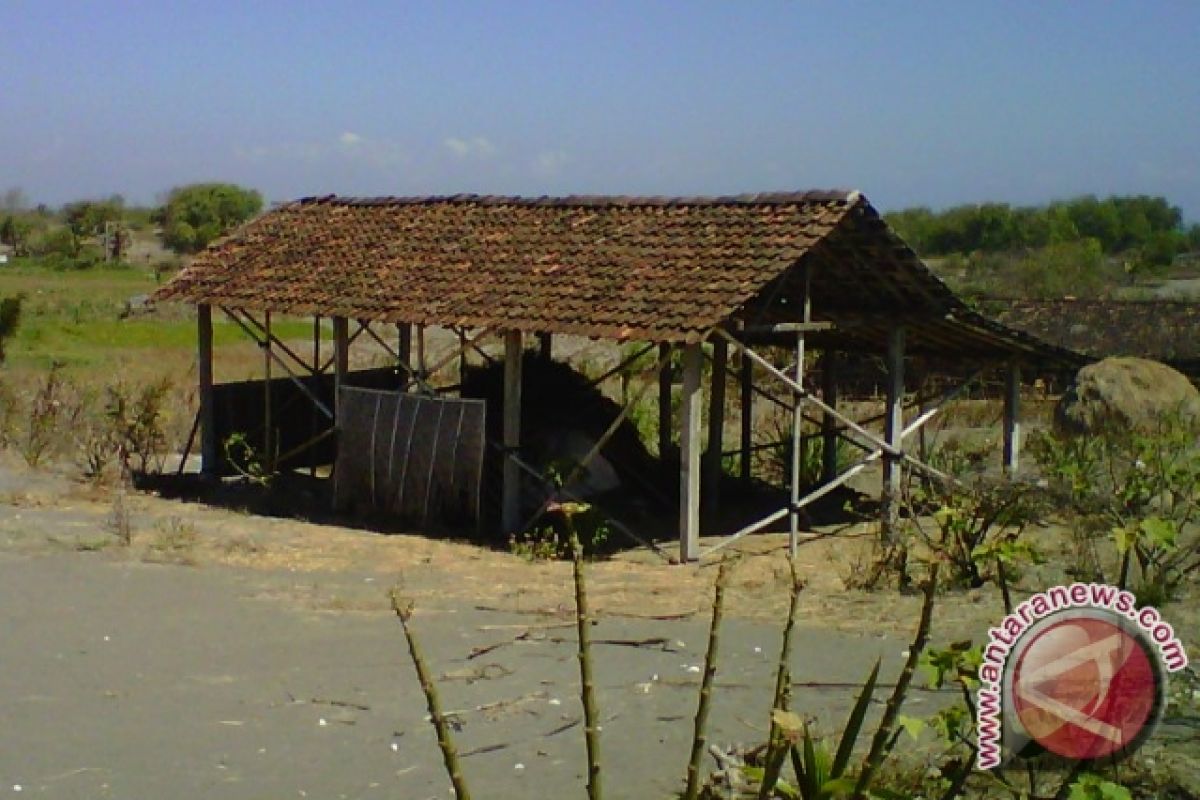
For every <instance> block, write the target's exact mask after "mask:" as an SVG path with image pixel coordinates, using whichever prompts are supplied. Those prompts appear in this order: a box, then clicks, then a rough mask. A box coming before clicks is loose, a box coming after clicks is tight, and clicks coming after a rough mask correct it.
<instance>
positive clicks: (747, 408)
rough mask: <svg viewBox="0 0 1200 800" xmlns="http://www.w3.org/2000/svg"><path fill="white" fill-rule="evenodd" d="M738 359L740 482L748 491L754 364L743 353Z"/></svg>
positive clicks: (752, 435)
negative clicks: (740, 365) (740, 367)
mask: <svg viewBox="0 0 1200 800" xmlns="http://www.w3.org/2000/svg"><path fill="white" fill-rule="evenodd" d="M738 357H739V358H740V359H741V362H742V369H741V375H740V378H741V381H740V382H741V407H742V419H741V423H742V431H741V450H742V456H741V465H740V466H741V480H742V488H743V489H746V490H749V488H750V479H751V475H750V461H751V459H752V458H753V455H752V453H753V446H754V362H753V361H751V360H750V359H749V358H747V357H746V354H745V353H739V354H738Z"/></svg>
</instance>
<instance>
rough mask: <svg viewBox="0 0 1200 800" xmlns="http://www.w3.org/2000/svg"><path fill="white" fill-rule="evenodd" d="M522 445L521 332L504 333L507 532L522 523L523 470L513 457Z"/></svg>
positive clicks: (502, 522) (502, 518)
mask: <svg viewBox="0 0 1200 800" xmlns="http://www.w3.org/2000/svg"><path fill="white" fill-rule="evenodd" d="M520 446H521V332H520V331H508V332H506V333H505V334H504V486H503V490H502V496H503V500H502V503H501V511H500V525H501V527H502V528H503V533H517V532H518V531H517V530H516V528H517V526H518V525H520V524H521V470H520V467H518V466H517V463H516V462H515V461H513V460H512V459H511V458H509V457H508V456H509V454H512V455H516V451H517V449H518V448H519V447H520Z"/></svg>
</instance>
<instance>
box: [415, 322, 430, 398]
mask: <svg viewBox="0 0 1200 800" xmlns="http://www.w3.org/2000/svg"><path fill="white" fill-rule="evenodd" d="M425 367H426V363H425V326H424V325H418V326H417V377H418V378H420V380H419V381H417V384H418V386H423V385H426V384H427V383H428V382H429V376H428V375H426V374H425Z"/></svg>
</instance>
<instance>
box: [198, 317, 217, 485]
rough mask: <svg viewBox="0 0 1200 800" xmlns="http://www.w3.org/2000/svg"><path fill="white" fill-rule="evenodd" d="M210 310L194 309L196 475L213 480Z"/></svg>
mask: <svg viewBox="0 0 1200 800" xmlns="http://www.w3.org/2000/svg"><path fill="white" fill-rule="evenodd" d="M212 337H213V328H212V306H208V305H200V306H197V307H196V341H197V348H196V376H197V380H198V382H199V392H200V474H202V475H204V476H206V477H210V478H213V477H216V476H217V474H218V473H219V471H220V470H219V467H218V461H219V460H220V455H219V452H218V443H217V428H216V408H215V406H214V405H213V340H212Z"/></svg>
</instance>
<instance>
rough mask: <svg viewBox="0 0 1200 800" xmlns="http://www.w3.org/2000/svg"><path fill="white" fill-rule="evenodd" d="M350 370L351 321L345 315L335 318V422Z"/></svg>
mask: <svg viewBox="0 0 1200 800" xmlns="http://www.w3.org/2000/svg"><path fill="white" fill-rule="evenodd" d="M349 372H350V321H349V320H347V319H346V318H345V317H334V318H333V414H334V423H335V425H336V423H337V422H338V421H339V418H338V417H339V414H340V412H341V397H340V395H341V393H342V385H343V384H344V383H345V382H346V375H347V374H348V373H349Z"/></svg>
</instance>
